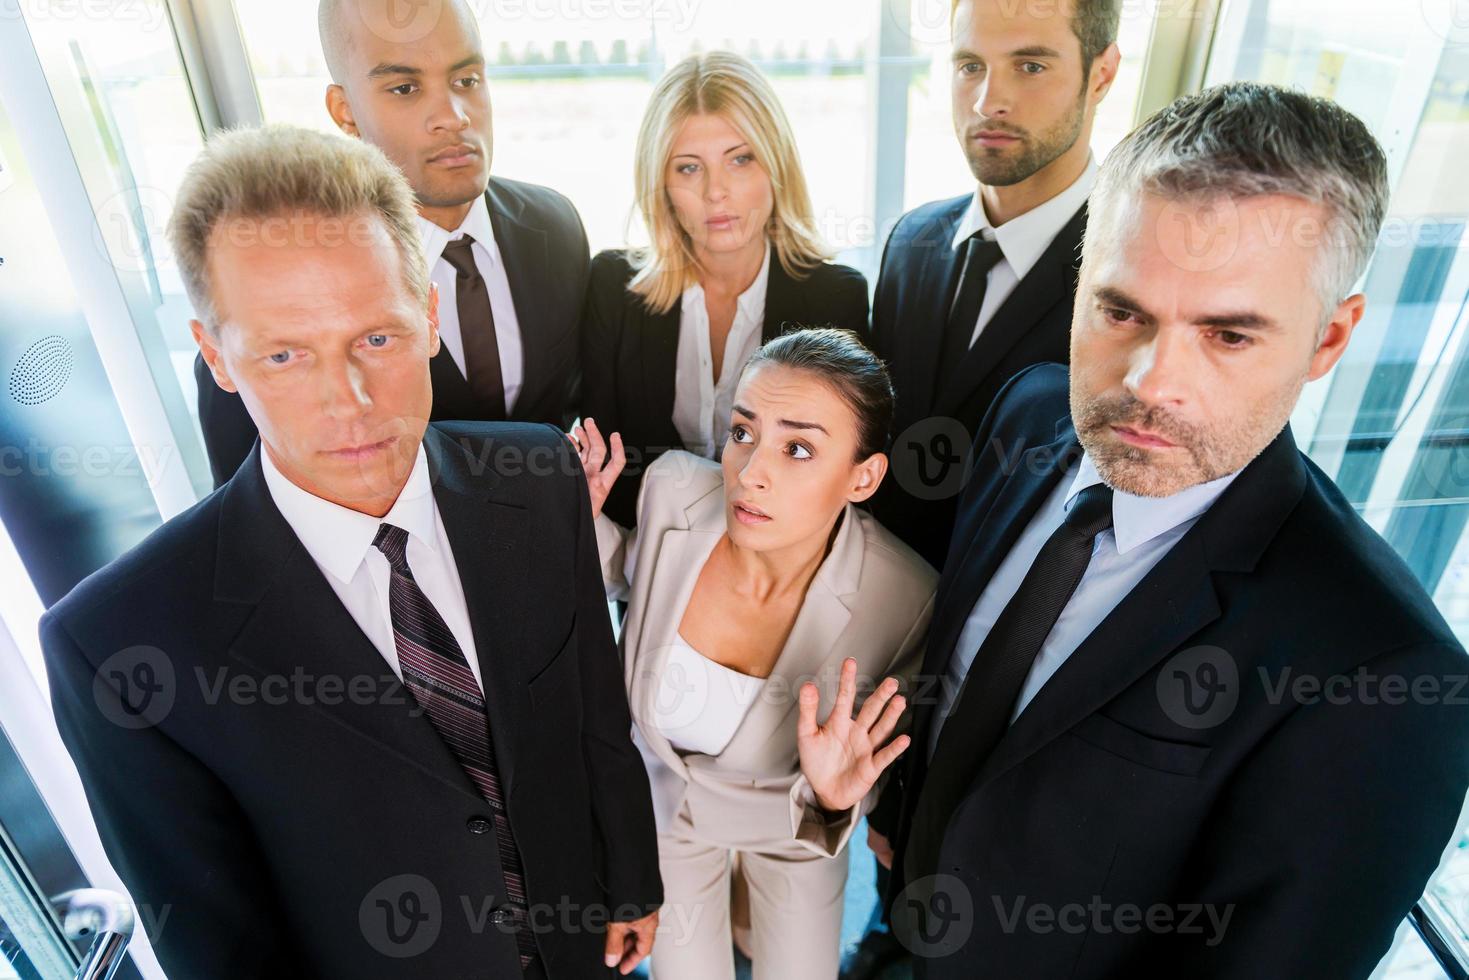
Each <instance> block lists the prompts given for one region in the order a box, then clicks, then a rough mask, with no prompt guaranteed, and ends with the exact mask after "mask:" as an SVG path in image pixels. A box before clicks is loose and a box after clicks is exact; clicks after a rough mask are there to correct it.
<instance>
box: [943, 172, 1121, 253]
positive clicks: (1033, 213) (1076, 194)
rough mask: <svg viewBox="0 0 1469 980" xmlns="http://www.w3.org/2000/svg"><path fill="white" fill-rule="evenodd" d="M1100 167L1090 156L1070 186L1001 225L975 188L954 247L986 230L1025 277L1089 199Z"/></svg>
mask: <svg viewBox="0 0 1469 980" xmlns="http://www.w3.org/2000/svg"><path fill="white" fill-rule="evenodd" d="M1097 169H1098V168H1097V160H1096V158H1095V157H1088V158H1087V161H1086V169H1085V170H1083V171H1082V173H1081V176H1080V177H1078V178H1076V180H1075V181H1074V182H1073V183H1072V184H1071V186H1070V187H1068V188H1066V189H1065V190H1064V191H1062V192H1061V193H1059V194H1057V195H1056V196H1055V197H1053V198H1051V199H1050V200H1049V201H1046V202H1045V203H1044V204H1040V205H1037V206H1036V207H1033V208H1031V209H1030V210H1029V211H1027V212H1025V213H1024V214H1022V215H1019V216H1018V217H1015V218H1011V219H1010V220H1009V221H1007V222H1005V223H1004V224H1003V225H1001V226H1000V227H998V228H996V227H994V226H993V225H991V224H990V219H989V216H988V215H986V214H985V212H984V201H983V200H982V199H981V198H980V196H979V189H978V188H976V189H975V191H974V196H973V197H972V198H970V200H969V208H968V210H966V211H965V212H964V217H963V218H962V219H961V220H960V221H959V227H958V229H957V230H956V231H955V232H954V241H953V247H954V248H955V249H958V248H961V247H963V245H964V243H965V242H966V241H967V240H968V239H969V238H971V237H972V236H973V235H974V234H975V232H984V237H985V238H988V239H991V240H993V241H996V242H998V243H999V245H1000V252H1001V253H1002V254H1003V255H1004V256H1005V261H1006V262H1009V263H1010V268H1011V269H1013V270H1015V275H1016V277H1017V278H1019V279H1024V278H1025V277H1026V276H1027V275H1028V274H1029V273H1030V270H1031V269H1032V268H1033V267H1034V266H1035V264H1036V263H1037V262H1039V261H1040V258H1041V256H1042V255H1044V254H1045V251H1046V249H1048V248H1050V246H1051V242H1053V241H1054V240H1055V238H1056V236H1057V235H1059V234H1060V233H1061V229H1062V228H1064V227H1066V222H1068V221H1070V220H1071V216H1072V215H1074V214H1076V212H1077V211H1078V210H1080V209H1081V206H1082V204H1084V203H1086V199H1087V198H1088V197H1089V196H1090V195H1091V192H1092V186H1093V185H1094V184H1095V183H1096V182H1097Z"/></svg>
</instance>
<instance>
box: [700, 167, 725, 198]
mask: <svg viewBox="0 0 1469 980" xmlns="http://www.w3.org/2000/svg"><path fill="white" fill-rule="evenodd" d="M705 173H707V174H708V176H707V177H706V178H705V179H704V200H705V201H707V202H708V203H710V204H718V203H719V202H720V201H723V200H724V199H725V198H727V197H729V179H728V178H727V177H726V176H725V174H724V171H723V170H722V169H721V168H719V167H713V168H711V169H708V170H706V171H705Z"/></svg>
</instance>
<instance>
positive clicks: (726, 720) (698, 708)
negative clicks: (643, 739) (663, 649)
mask: <svg viewBox="0 0 1469 980" xmlns="http://www.w3.org/2000/svg"><path fill="white" fill-rule="evenodd" d="M764 686H765V678H763V677H752V676H750V675H749V674H742V673H740V672H739V671H737V670H734V669H733V668H730V667H726V666H724V664H720V663H715V662H714V661H713V660H710V659H709V658H708V657H705V656H704V655H703V654H701V653H700V652H699V651H697V650H695V649H694V648H693V647H691V646H689V644H688V641H687V640H685V639H684V638H683V636H682V635H681V634H680V635H678V636H677V637H676V638H675V640H674V644H673V647H672V648H671V649H670V650H669V652H668V659H667V660H666V661H665V662H664V664H663V670H662V673H661V675H660V676H659V678H658V696H657V697H656V698H654V700H653V724H654V726H655V727H656V728H657V729H658V731H659V732H661V733H662V734H663V737H664V738H666V739H668V741H669V744H671V745H672V746H673V747H674V748H675V749H677V750H679V751H680V752H696V753H699V754H700V755H718V754H719V753H721V752H723V751H724V749H725V746H727V745H729V743H730V740H731V739H732V738H734V734H735V732H736V731H737V730H738V729H739V727H740V724H741V722H743V721H744V720H745V715H746V714H748V713H749V711H750V707H751V706H752V705H753V704H754V703H755V699H756V698H757V697H759V696H760V689H761V688H762V687H764Z"/></svg>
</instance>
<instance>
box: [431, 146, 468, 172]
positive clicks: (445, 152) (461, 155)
mask: <svg viewBox="0 0 1469 980" xmlns="http://www.w3.org/2000/svg"><path fill="white" fill-rule="evenodd" d="M477 156H479V150H478V149H476V148H475V147H473V146H471V145H470V144H468V143H459V144H456V145H454V146H446V147H444V148H443V149H442V150H439V151H438V152H437V153H435V154H434V155H433V156H431V157H429V158H428V162H429V163H437V164H441V165H443V166H446V167H462V166H464V165H465V164H467V163H470V162H472V161H473V160H474V158H475V157H477Z"/></svg>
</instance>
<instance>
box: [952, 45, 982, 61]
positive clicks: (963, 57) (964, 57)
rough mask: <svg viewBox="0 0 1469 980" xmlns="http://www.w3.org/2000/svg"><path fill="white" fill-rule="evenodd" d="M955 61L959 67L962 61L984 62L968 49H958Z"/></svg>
mask: <svg viewBox="0 0 1469 980" xmlns="http://www.w3.org/2000/svg"><path fill="white" fill-rule="evenodd" d="M953 60H954V64H956V65H957V64H958V63H959V62H961V61H983V60H984V59H983V58H981V57H980V56H979V55H977V54H975V53H974V52H973V51H970V50H969V49H968V48H958V49H956V50H955V51H954V56H953Z"/></svg>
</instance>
